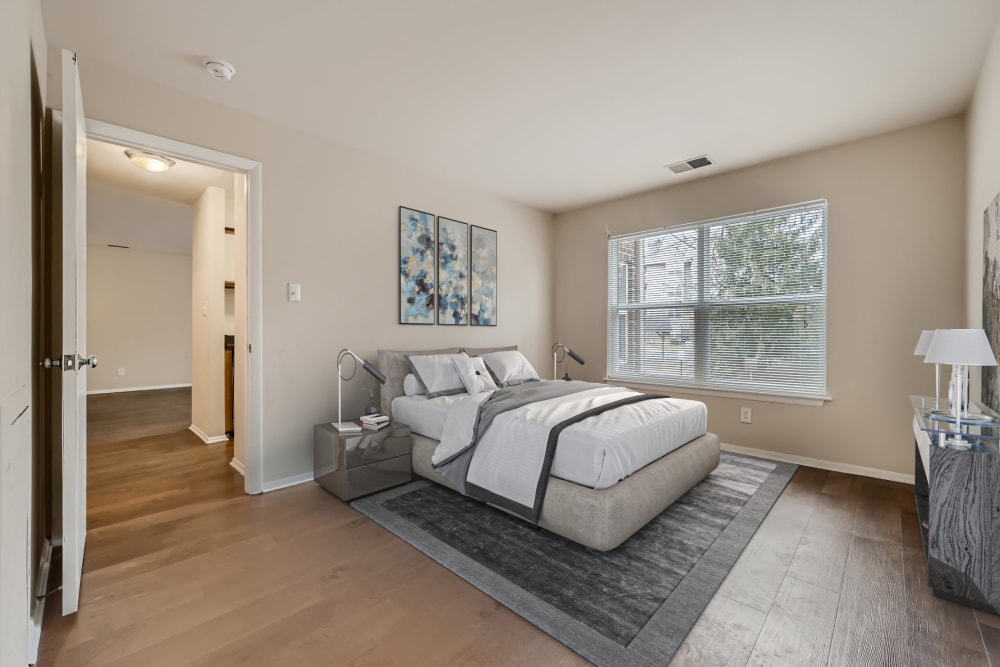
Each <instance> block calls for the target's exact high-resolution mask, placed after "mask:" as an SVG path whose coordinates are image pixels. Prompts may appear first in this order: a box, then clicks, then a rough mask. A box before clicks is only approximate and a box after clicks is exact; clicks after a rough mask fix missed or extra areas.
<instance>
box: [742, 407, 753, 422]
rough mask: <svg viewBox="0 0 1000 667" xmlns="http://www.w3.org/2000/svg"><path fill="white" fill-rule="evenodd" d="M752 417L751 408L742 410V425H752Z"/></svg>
mask: <svg viewBox="0 0 1000 667" xmlns="http://www.w3.org/2000/svg"><path fill="white" fill-rule="evenodd" d="M750 417H751V410H750V408H740V423H741V424H749V423H750Z"/></svg>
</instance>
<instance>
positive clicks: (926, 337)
mask: <svg viewBox="0 0 1000 667" xmlns="http://www.w3.org/2000/svg"><path fill="white" fill-rule="evenodd" d="M932 340H934V329H924V330H923V331H921V332H920V338H919V340H917V347H916V349H914V350H913V354H914V356H917V355H924V356H926V355H927V349H928V348H929V347H930V346H931V341H932ZM924 363H927V362H926V360H925V362H924ZM939 407H941V364H934V408H935V409H937V408H939Z"/></svg>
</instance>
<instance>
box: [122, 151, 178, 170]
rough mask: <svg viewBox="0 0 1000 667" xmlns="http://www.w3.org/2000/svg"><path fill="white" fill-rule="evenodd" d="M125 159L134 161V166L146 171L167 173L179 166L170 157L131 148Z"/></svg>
mask: <svg viewBox="0 0 1000 667" xmlns="http://www.w3.org/2000/svg"><path fill="white" fill-rule="evenodd" d="M125 157H127V158H128V159H129V160H132V164H134V165H136V166H137V167H139V168H141V169H145V170H146V171H166V170H167V169H170V168H171V167H172V166H174V165H175V164H177V163H176V162H174V161H173V160H171V159H170V158H168V157H164V156H162V155H157V154H156V153H150V152H147V151H141V150H139V149H137V148H129V149H128V150H126V151H125Z"/></svg>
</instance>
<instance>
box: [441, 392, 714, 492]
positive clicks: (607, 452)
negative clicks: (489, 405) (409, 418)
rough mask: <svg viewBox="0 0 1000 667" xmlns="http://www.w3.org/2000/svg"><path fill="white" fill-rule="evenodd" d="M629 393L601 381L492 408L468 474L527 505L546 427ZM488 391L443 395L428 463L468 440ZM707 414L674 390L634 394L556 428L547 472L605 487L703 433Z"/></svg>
mask: <svg viewBox="0 0 1000 667" xmlns="http://www.w3.org/2000/svg"><path fill="white" fill-rule="evenodd" d="M634 393H635V392H633V391H632V390H630V389H624V388H621V387H613V386H603V387H599V388H595V389H590V390H587V391H583V392H580V393H577V394H571V395H569V396H563V397H559V398H554V399H550V400H546V401H539V402H537V403H532V404H529V405H526V406H523V407H521V408H517V409H515V410H511V411H509V412H506V413H503V414H501V415H499V416H498V417H497V418H496V420H495V421H494V422H493V424H492V425H491V426H490V427H489V428H488V429H487V431H486V433H484V434H482V438H481V439H480V441H479V445H478V447H477V449H476V452H475V455H474V457H473V459H472V462H471V464H470V467H469V475H468V481H469V482H471V483H473V484H476V485H477V486H480V487H482V488H485V489H489V490H491V491H494V492H496V493H499V494H500V495H502V496H504V497H507V498H510V499H511V500H514V501H516V502H518V503H521V504H523V505H527V506H529V507H530V506H531V505H532V503H533V502H534V496H535V488H536V482H537V479H538V475H537V471H538V470H539V468H540V467H541V465H542V460H543V459H544V455H545V443H546V441H547V439H548V434H549V430H550V429H551V428H552V427H553V426H555V425H557V424H559V423H560V422H563V421H565V420H566V419H569V418H570V417H572V416H573V415H576V414H579V413H580V412H583V411H585V410H589V409H591V408H594V407H597V406H599V405H603V404H605V403H611V402H614V401H617V400H620V399H622V398H625V397H627V396H630V395H632V394H634ZM489 395H490V394H489V393H488V392H486V393H482V394H476V395H472V396H469V395H464V396H461V397H454V396H451V397H448V398H449V408H448V411H447V413H446V416H445V420H444V425H443V428H442V433H441V438H440V440H441V443H440V444H439V445H438V447H437V449H436V450H435V451H434V455H433V458H432V462H433V463H434V464H435V465H437V464H440V463H441V462H443V461H446V460H448V459H450V458H451V457H453V456H454V455H456V454H458V453H459V452H461V451H463V450H464V449H466V448H467V447H469V446H470V444H471V439H472V430H473V428H474V425H475V420H476V416H477V413H478V410H479V405H480V404H481V403H482V402H483V401H485V400H486V399H487V398H488V397H489ZM434 400H436V399H434ZM707 422H708V413H707V409H706V408H705V404H704V403H701V402H698V401H688V400H683V399H676V398H662V399H654V400H648V401H641V402H638V403H634V404H630V405H626V406H622V407H619V408H616V409H613V410H609V411H607V412H604V413H601V414H599V415H596V416H593V417H590V418H589V419H586V420H584V421H582V422H580V423H578V424H574V425H572V426H570V427H569V428H567V429H565V430H564V431H563V432H562V435H561V436H560V438H559V445H558V447H557V448H556V453H555V458H554V460H553V463H552V470H551V474H552V475H554V476H556V477H560V478H562V479H565V480H568V481H571V482H575V483H576V484H581V485H583V486H588V487H590V488H594V489H605V488H608V487H610V486H613V485H614V484H616V483H618V482H619V481H621V480H622V479H624V478H625V477H627V476H628V475H630V474H632V473H634V472H636V471H637V470H639V469H641V468H642V467H643V466H645V465H646V464H648V463H651V462H652V461H655V460H656V459H658V458H660V457H661V456H663V455H664V454H667V453H669V452H671V451H673V450H674V449H677V448H678V447H680V446H681V445H683V444H685V443H687V442H689V441H690V440H692V439H694V438H697V437H698V436H700V435H702V434H704V433H705V431H706V429H707Z"/></svg>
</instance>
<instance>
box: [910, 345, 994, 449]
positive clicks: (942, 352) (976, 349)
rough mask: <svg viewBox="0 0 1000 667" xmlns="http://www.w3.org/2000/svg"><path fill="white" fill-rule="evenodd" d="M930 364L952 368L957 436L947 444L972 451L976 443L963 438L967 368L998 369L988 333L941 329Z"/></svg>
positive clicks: (931, 350)
mask: <svg viewBox="0 0 1000 667" xmlns="http://www.w3.org/2000/svg"><path fill="white" fill-rule="evenodd" d="M924 362H925V363H928V364H951V366H952V384H953V386H954V400H953V401H952V413H953V416H954V418H955V431H956V433H955V435H954V436H952V437H950V438H948V440H947V442H948V444H949V445H951V446H952V447H954V448H955V449H969V448H970V447H971V446H972V443H971V442H969V441H968V440H966V439H965V438H963V437H962V408H963V406H962V403H963V400H962V397H963V396H964V395H965V391H966V388H965V382H966V380H965V372H966V367H967V366H996V365H997V359H996V357H995V356H993V350H992V349H991V348H990V342H989V340H987V338H986V332H985V331H983V330H982V329H938V330H937V331H935V332H934V337H933V338H932V339H931V343H930V346H929V347H928V348H927V356H926V357H924Z"/></svg>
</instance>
